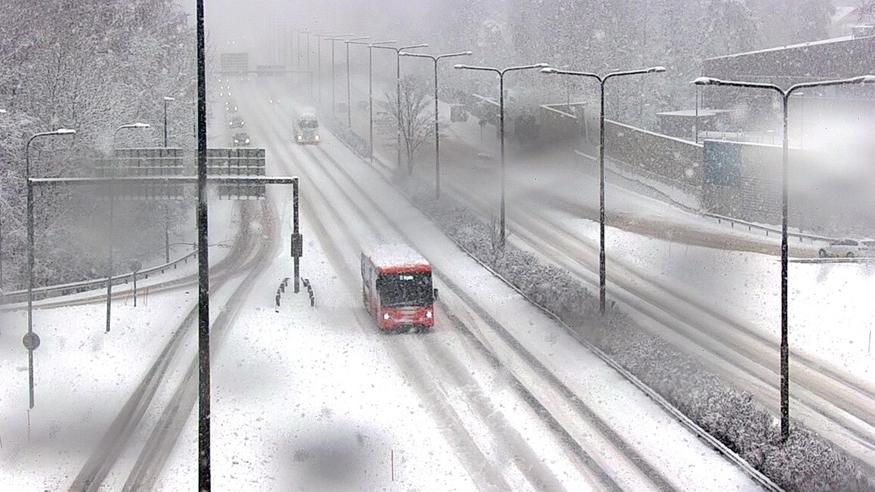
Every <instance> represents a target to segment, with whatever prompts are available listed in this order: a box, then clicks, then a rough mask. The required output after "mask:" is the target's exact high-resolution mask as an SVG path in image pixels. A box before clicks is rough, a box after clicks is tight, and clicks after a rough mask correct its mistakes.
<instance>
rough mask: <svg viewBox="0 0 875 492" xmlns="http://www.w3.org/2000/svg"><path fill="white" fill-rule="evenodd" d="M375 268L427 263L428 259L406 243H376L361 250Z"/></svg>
mask: <svg viewBox="0 0 875 492" xmlns="http://www.w3.org/2000/svg"><path fill="white" fill-rule="evenodd" d="M363 252H364V254H365V256H367V257H368V258H370V259H371V261H372V262H374V266H376V267H377V268H383V267H397V266H414V265H428V264H429V263H428V260H426V259H425V258H423V257H422V255H421V254H419V253H418V252H416V251H414V250H413V249H412V248H411V247H410V246H408V245H406V244H378V245H373V246H370V247H368V248H365V249H364V250H363Z"/></svg>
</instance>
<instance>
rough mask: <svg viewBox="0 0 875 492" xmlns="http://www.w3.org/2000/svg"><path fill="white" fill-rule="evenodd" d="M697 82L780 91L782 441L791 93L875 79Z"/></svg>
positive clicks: (785, 425) (786, 417)
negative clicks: (780, 83)
mask: <svg viewBox="0 0 875 492" xmlns="http://www.w3.org/2000/svg"><path fill="white" fill-rule="evenodd" d="M691 83H692V84H695V85H697V86H701V85H717V86H724V87H740V88H746V89H766V90H772V91H775V92H777V93H778V94H780V96H781V105H782V108H783V114H784V121H783V129H784V138H783V144H782V151H781V155H782V163H781V438H782V439H783V440H784V442H786V441H787V439H788V438H789V437H790V346H789V340H788V336H789V326H788V325H789V313H788V299H789V293H788V283H787V277H788V272H789V256H790V248H789V238H788V234H787V208H788V207H787V198H788V194H789V193H788V189H789V187H788V177H789V160H790V135H789V132H788V129H789V126H788V122H789V116H790V104H789V101H790V96H791V95H792V94H793V92H795V91H797V90H799V89H805V88H810V87H828V86H833V85H855V84H856V85H863V84H873V83H875V75H861V76H859V77H851V78H847V79H837V80H824V81H820V82H804V83H801V84H795V85H792V86H790V87H789V88H788V89H782V88H780V87H778V86H777V85H775V84H767V83H759V82H739V81H734V80H721V79H716V78H712V77H698V78H697V79H695V80H693V81H692V82H691Z"/></svg>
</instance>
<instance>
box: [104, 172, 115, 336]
mask: <svg viewBox="0 0 875 492" xmlns="http://www.w3.org/2000/svg"><path fill="white" fill-rule="evenodd" d="M109 175H110V177H113V176H115V165H114V164H113V165H112V168H111V169H110V171H109ZM114 193H115V190H114V189H113V186H112V180H110V181H109V231H108V232H107V243H106V247H107V249H108V254H107V263H106V333H109V330H110V327H111V326H112V317H111V316H112V252H113V251H112V239H113V234H112V230H113V220H114V218H115V199H114V198H115V197H114V196H113V194H114Z"/></svg>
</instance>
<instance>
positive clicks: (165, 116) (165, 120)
mask: <svg viewBox="0 0 875 492" xmlns="http://www.w3.org/2000/svg"><path fill="white" fill-rule="evenodd" d="M164 147H165V148H166V147H167V99H165V100H164Z"/></svg>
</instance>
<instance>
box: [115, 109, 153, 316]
mask: <svg viewBox="0 0 875 492" xmlns="http://www.w3.org/2000/svg"><path fill="white" fill-rule="evenodd" d="M151 127H152V126H151V125H149V124H148V123H139V122H138V123H128V124H125V125H121V126H119V127H118V128H116V129H115V131H114V132H113V133H112V142H113V147H115V138H116V136H117V135H118V133H119V132H120V131H122V130H145V129H148V128H151ZM109 176H110V178H112V177H114V176H115V170H114V169H113V170H111V171H110V173H109ZM114 201H115V200H114V199H113V192H112V180H111V179H110V181H109V240H108V242H107V245H106V246H107V249H108V250H109V259H108V261H107V265H106V333H109V329H110V325H111V324H112V321H111V318H110V315H111V314H112V240H113V233H112V223H113V220H114V214H115V212H114V208H115V205H114V203H113V202H114Z"/></svg>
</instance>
